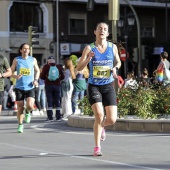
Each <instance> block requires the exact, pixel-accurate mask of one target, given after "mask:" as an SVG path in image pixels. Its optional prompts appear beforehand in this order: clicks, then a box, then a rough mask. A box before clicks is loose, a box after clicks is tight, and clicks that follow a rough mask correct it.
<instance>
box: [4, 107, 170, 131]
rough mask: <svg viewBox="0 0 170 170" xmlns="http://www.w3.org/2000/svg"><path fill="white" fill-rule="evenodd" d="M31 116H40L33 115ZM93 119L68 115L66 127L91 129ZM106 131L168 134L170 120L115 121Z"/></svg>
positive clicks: (13, 114)
mask: <svg viewBox="0 0 170 170" xmlns="http://www.w3.org/2000/svg"><path fill="white" fill-rule="evenodd" d="M1 116H3V117H10V116H16V112H14V111H13V110H3V111H2V112H1ZM33 116H40V115H36V114H33ZM93 124H94V117H90V116H79V115H70V116H69V117H68V126H71V127H79V128H93ZM106 129H108V130H113V131H127V132H155V133H169V132H170V118H167V119H166V118H163V119H156V120H143V119H133V118H125V119H119V118H118V119H117V121H116V123H115V124H114V125H112V126H108V127H107V128H106Z"/></svg>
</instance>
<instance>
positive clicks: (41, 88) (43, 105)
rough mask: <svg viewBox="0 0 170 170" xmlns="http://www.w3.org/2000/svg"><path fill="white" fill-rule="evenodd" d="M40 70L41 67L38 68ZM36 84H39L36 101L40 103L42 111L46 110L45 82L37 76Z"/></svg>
mask: <svg viewBox="0 0 170 170" xmlns="http://www.w3.org/2000/svg"><path fill="white" fill-rule="evenodd" d="M40 72H42V68H40ZM38 84H39V93H38V94H39V96H38V101H39V102H40V104H41V108H42V110H43V112H46V96H45V82H44V80H43V79H41V78H39V80H38Z"/></svg>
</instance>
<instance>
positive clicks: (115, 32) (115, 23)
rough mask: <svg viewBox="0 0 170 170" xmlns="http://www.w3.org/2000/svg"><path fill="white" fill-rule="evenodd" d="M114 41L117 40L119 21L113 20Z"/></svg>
mask: <svg viewBox="0 0 170 170" xmlns="http://www.w3.org/2000/svg"><path fill="white" fill-rule="evenodd" d="M112 41H115V42H117V21H115V20H112Z"/></svg>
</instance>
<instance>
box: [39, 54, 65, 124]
mask: <svg viewBox="0 0 170 170" xmlns="http://www.w3.org/2000/svg"><path fill="white" fill-rule="evenodd" d="M50 66H56V67H57V68H58V71H59V77H58V78H57V79H56V80H55V81H50V80H49V78H48V74H49V70H50ZM40 78H41V79H43V80H45V91H46V98H47V120H46V121H50V122H52V121H54V120H53V106H54V105H55V107H56V115H55V116H56V121H61V113H60V101H61V85H60V84H61V81H62V80H63V79H64V74H63V69H62V67H61V66H60V65H58V64H56V63H55V59H54V57H53V56H49V57H48V59H47V64H45V65H44V66H43V68H42V72H41V74H40Z"/></svg>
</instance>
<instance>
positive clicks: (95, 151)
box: [93, 147, 102, 156]
mask: <svg viewBox="0 0 170 170" xmlns="http://www.w3.org/2000/svg"><path fill="white" fill-rule="evenodd" d="M93 156H102V152H101V150H100V147H94V154H93Z"/></svg>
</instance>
